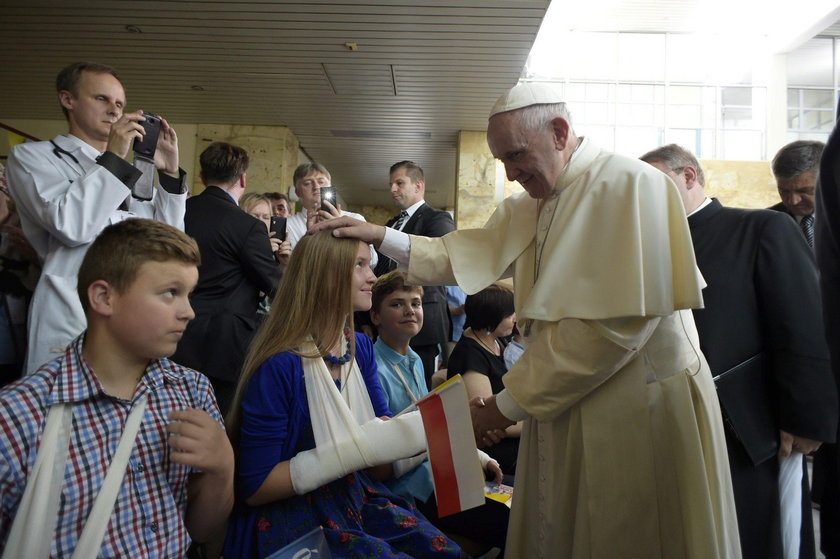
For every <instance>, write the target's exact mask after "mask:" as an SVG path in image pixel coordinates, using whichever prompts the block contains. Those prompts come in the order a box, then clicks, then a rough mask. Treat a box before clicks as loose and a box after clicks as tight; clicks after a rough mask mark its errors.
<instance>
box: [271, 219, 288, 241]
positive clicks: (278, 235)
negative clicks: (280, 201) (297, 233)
mask: <svg viewBox="0 0 840 559" xmlns="http://www.w3.org/2000/svg"><path fill="white" fill-rule="evenodd" d="M268 231H269V233H274V234H275V235H274V238H275V239H280V240H281V241H285V240H286V218H285V217H277V216H276V215H273V216H271V226H270V227H269V228H268Z"/></svg>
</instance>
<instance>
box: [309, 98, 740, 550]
mask: <svg viewBox="0 0 840 559" xmlns="http://www.w3.org/2000/svg"><path fill="white" fill-rule="evenodd" d="M487 139H488V143H489V145H490V149H491V151H492V152H493V155H494V156H495V157H496V158H498V159H499V160H501V161H502V163H504V165H505V169H506V172H507V175H508V178H509V179H510V180H516V181H518V182H519V183H520V184H521V185H522V186H523V187H524V189H525V191H526V192H524V193H522V194H518V195H514V196H511V197H510V198H508V199H507V200H505V201H504V202H502V204H500V205H499V207H498V208H497V209H496V212H495V213H494V214H493V216H492V217H491V218H490V220H489V221H488V223H487V225H485V226H484V228H482V229H479V230H462V231H455V232H453V233H450V234H449V235H446V236H445V237H442V238H439V239H431V238H426V237H418V236H408V235H404V234H402V233H400V232H398V231H395V230H393V229H388V230H385V229H383V228H381V227H378V226H375V225H372V224H361V223H357V222H352V221H351V220H349V219H346V218H341V219H337V220H332V221H328V222H324V223H322V224H318V225H317V226H315V227H313V230H314V229H326V228H337V229H336V231H335V234H336V235H337V236H354V237H358V238H360V239H362V240H366V241H368V242H373V243H374V244H377V245H380V251H381V252H382V253H383V254H386V255H387V256H389V257H391V258H394V259H395V260H397V261H398V262H401V263H403V264H407V265H408V273H409V279H410V281H411V282H412V283H415V284H418V285H430V284H437V285H453V283H452V282H457V284H458V285H460V286H461V287H462V288H463V289H464V291H466V292H467V293H475V292H476V291H478V290H480V289H482V288H483V287H485V286H487V285H489V284H490V283H491V282H493V281H495V280H496V279H498V278H499V277H502V276H503V275H505V274H506V273H509V272H512V273H513V276H514V282H515V287H516V289H515V292H516V315H517V321H518V323H519V324H520V330H521V331H522V333H523V335H524V337H525V338H524V339H525V343H526V345H527V349H526V350H525V353H524V354H523V355H522V357H521V358H520V359H519V361H517V363H516V364H515V365H514V366H513V367H511V369H510V370H509V371H508V373H507V374H506V375H505V377H504V384H505V389H504V390H503V391H502V392H500V393H499V394H498V395H496V396H494V397H492V398H489V399H484V400H481V399H476V400H475V401H474V402H472V403H471V405H472V407H473V426H474V429H475V431H476V440H477V441H478V442H479V443H480V444H489V443H490V442H491V441H492V439H493V437H494V436H495V435H494V433H496V432H497V430H499V429H502V428H504V427H506V426H508V425H511V424H513V423H514V422H516V421H518V420H524V430H523V432H522V438H521V443H520V451H519V463H518V466H517V476H516V477H517V479H516V498H515V499H514V500H513V503H514V504H513V510H512V511H511V521H510V529H509V533H508V540H507V548H506V554H508V555H510V556H511V557H543V558H557V557H559V558H588V559H591V558H603V559H612V558H615V557H622V558H638V559H652V558H668V559H670V558H673V557H683V558H686V557H694V558H698V559H701V558H702V559H712V558H738V557H740V548H739V545H738V529H737V521H736V518H735V508H734V502H733V498H732V486H731V482H730V478H729V466H728V463H727V456H726V443H725V441H724V436H723V430H722V423H721V415H720V408H719V405H718V402H717V398H716V395H715V389H714V385H713V382H712V378H711V374H710V372H709V367H708V365H707V363H706V360H705V359H704V357H703V355H702V353H700V350H699V349H698V348H699V345H698V340H697V331H696V329H695V326H694V321H693V318H692V315H691V312H690V310H688V309H691V308H693V307H698V306H701V305H702V297H701V294H700V291H701V288H702V279H701V277H700V275H699V273H698V271H697V268H696V264H695V262H694V253H693V249H692V245H691V237H690V235H689V231H688V226H687V223H686V219H685V215H684V210H683V207H682V201H681V199H680V196H679V194H678V192H677V190H676V188H675V187H674V184H673V183H672V182H671V181H670V180H668V179H667V177H664V176H663V175H661V174H660V175H657V174H656V173H651V169H645V168H644V164H640V163H641V162H639V161H636V160H632V159H630V158H626V157H622V156H618V155H615V154H611V153H608V152H605V151H602V150H601V149H599V148H598V147H597V146H595V145H594V144H593V143H592V142H591V141H590V140H588V139H586V138H583V137H578V136H576V135H575V133H574V130H573V129H572V126H571V117H570V115H569V113H568V111H567V109H566V106H565V103H563V102H562V97H561V96H560V95H559V94H558V93H557V92H556V91H555V90H554V89H553V88H552V87H551V86H549V85H546V84H522V85H518V86H516V87H514V88H512V89H511V90H509V91H508V92H507V93H505V95H503V96H502V97H501V98H500V99H499V101H498V102H497V103H496V105H495V107H494V108H493V110H492V111H491V116H490V121H489V124H488V130H487Z"/></svg>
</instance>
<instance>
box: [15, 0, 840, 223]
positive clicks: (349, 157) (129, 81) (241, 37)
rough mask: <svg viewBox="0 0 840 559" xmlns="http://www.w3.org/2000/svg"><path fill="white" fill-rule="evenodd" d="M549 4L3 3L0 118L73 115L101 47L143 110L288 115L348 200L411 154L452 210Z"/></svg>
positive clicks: (372, 192) (645, 19)
mask: <svg viewBox="0 0 840 559" xmlns="http://www.w3.org/2000/svg"><path fill="white" fill-rule="evenodd" d="M558 1H559V0H558ZM590 1H591V3H593V5H597V6H598V9H597V10H595V12H596V16H595V17H588V19H587V18H582V19H580V18H579V19H578V20H576V22H575V26H576V29H579V30H588V31H622V32H657V31H658V32H662V31H669V32H688V31H690V30H691V29H692V26H693V25H694V23H695V21H694V18H695V16H696V14H697V7H698V5H699V4H700V3H701V2H702V1H703V0H667V1H664V0H642V1H636V0H622V1H618V0H590ZM548 3H549V0H505V1H502V0H430V1H426V0H424V1H420V0H360V1H359V2H356V1H350V0H345V1H332V0H320V1H319V0H315V1H276V0H274V1H263V2H255V1H246V0H241V1H229V0H227V1H141V0H77V1H68V2H55V1H54V0H26V1H22V0H3V2H2V7H0V14H2V15H0V49H2V52H4V53H6V54H7V56H5V57H4V60H3V63H2V65H0V120H2V119H10V118H25V119H55V118H60V113H59V111H58V107H57V106H56V103H55V93H54V92H53V87H54V85H53V82H54V79H55V74H56V72H57V71H58V70H59V69H60V68H61V67H63V66H65V65H67V64H69V63H72V62H75V61H77V60H96V61H100V62H103V63H106V64H110V65H112V66H114V67H116V68H117V70H118V71H119V72H120V75H121V77H122V79H123V81H124V82H125V85H126V90H127V93H128V101H129V106H130V107H140V106H142V107H143V108H144V109H147V110H153V111H156V112H160V113H161V114H163V115H165V116H166V117H167V118H168V119H170V120H172V121H174V122H186V123H219V122H227V123H232V124H263V125H286V126H289V127H290V128H291V129H292V130H293V131H294V133H295V134H296V136H297V137H298V139H299V140H300V143H301V147H302V148H303V149H304V150H305V152H306V153H307V154H309V155H310V156H311V157H313V158H314V159H316V160H318V161H320V162H321V163H323V164H325V165H326V166H327V167H328V168H329V169H330V170H331V172H332V174H333V178H334V181H335V183H336V184H339V185H341V187H342V189H343V196H344V198H345V199H346V200H347V201H348V202H350V203H355V204H381V203H389V201H388V199H387V196H386V195H384V194H383V190H382V189H383V188H384V187H385V186H386V182H387V169H388V167H389V166H390V165H391V164H392V163H394V162H396V161H399V160H402V159H413V160H415V161H417V162H418V163H420V164H421V165H422V166H423V167H424V169H425V170H426V174H427V183H428V191H429V195H428V197H427V198H428V200H429V201H430V202H431V203H433V204H435V205H438V206H448V207H451V206H452V205H453V203H454V188H453V186H454V181H455V155H456V151H455V144H456V141H457V135H458V131H459V130H483V129H484V128H485V126H486V116H487V112H488V110H489V108H490V107H491V106H492V104H493V102H494V100H495V99H496V97H498V95H499V94H501V93H502V92H503V91H504V90H505V89H506V88H507V87H510V86H511V85H513V84H514V83H516V81H517V79H518V78H519V76H520V74H521V72H522V69H523V67H524V64H525V61H526V59H527V56H528V53H529V51H530V48H531V45H532V44H533V42H534V39H535V37H536V34H537V31H538V28H539V25H540V23H541V21H542V19H543V17H544V15H545V11H546V9H547V7H548ZM566 15H569V16H570V17H571V16H573V15H574V14H572V13H571V12H568V13H567V14H566ZM132 31H135V32H132ZM137 31H139V32H137ZM827 33H829V34H831V35H838V34H840V28H838V26H834V27H832V28H829V29H828V30H827ZM345 43H356V44H357V45H358V50H355V51H351V50H348V49H347V48H346V47H345V46H344V45H345ZM12 53H13V54H12ZM572 54H576V53H572ZM558 55H559V53H558Z"/></svg>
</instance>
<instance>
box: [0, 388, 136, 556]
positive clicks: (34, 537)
mask: <svg viewBox="0 0 840 559" xmlns="http://www.w3.org/2000/svg"><path fill="white" fill-rule="evenodd" d="M145 409H146V398H145V397H143V398H141V399H140V400H138V402H137V404H135V406H134V408H133V409H132V410H131V413H130V414H129V416H128V419H127V420H126V423H125V429H123V434H122V436H121V437H120V442H119V445H118V446H117V451H116V453H115V454H114V458H113V460H112V461H111V464H110V466H109V467H108V473H107V474H106V476H105V481H104V482H103V483H102V487H101V488H100V490H99V494H98V495H97V496H96V501H94V503H93V508H92V509H91V511H90V514H89V515H88V518H87V521H86V522H85V527H84V530H83V531H82V535H81V536H80V537H79V541H78V542H77V544H76V549H75V550H74V551H73V557H72V559H88V558H94V557H96V556H97V555H98V554H99V550H100V549H101V547H102V538H103V537H104V536H105V530H106V529H107V528H108V522H109V521H110V518H111V513H112V512H113V510H114V502H115V501H116V499H117V495H118V494H119V490H120V486H121V485H122V482H123V479H124V478H125V473H126V466H127V465H128V459H129V457H130V456H131V451H132V449H133V448H134V440H135V438H136V437H137V431H138V430H139V429H140V424H141V423H142V421H143V413H144V411H145ZM72 425H73V406H72V404H56V405H54V406H52V407H50V411H49V412H48V414H47V421H46V425H45V426H44V434H43V435H42V437H41V446H40V449H39V450H38V455H37V457H36V458H35V466H34V467H33V469H32V473H31V475H30V476H29V479H28V481H27V482H26V489H24V492H23V497H22V498H21V502H20V506H19V507H18V510H17V513H16V514H15V520H14V522H13V523H12V529H11V532H10V533H9V539H8V540H7V542H6V548H5V550H4V551H3V559H20V558H23V557H25V558H26V559H42V558H48V557H49V556H50V548H51V545H52V542H53V538H54V534H55V528H56V523H57V521H58V505H59V497H60V495H61V488H62V486H63V485H64V470H65V465H66V462H67V451H68V449H69V446H70V432H71V429H72ZM45 534H49V535H50V537H45Z"/></svg>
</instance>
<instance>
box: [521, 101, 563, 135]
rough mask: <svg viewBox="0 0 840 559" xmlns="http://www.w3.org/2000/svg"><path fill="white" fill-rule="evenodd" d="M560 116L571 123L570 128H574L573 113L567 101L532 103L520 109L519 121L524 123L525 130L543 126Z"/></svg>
mask: <svg viewBox="0 0 840 559" xmlns="http://www.w3.org/2000/svg"><path fill="white" fill-rule="evenodd" d="M558 117H560V118H562V119H563V120H565V121H566V122H568V123H569V129H570V130H572V129H573V127H572V114H571V113H570V112H569V108H568V107H567V106H566V103H552V104H542V105H531V106H530V107H524V108H522V109H519V122H520V123H522V127H523V128H524V129H525V130H536V129H538V128H542V127H543V126H547V125H548V123H549V122H551V121H552V120H554V119H555V118H558Z"/></svg>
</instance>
